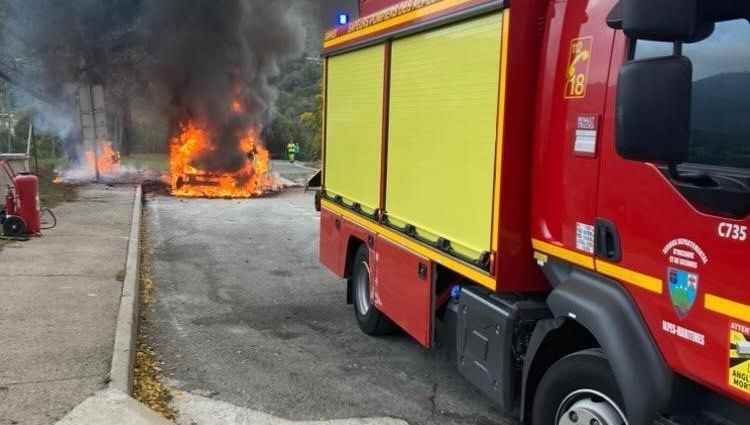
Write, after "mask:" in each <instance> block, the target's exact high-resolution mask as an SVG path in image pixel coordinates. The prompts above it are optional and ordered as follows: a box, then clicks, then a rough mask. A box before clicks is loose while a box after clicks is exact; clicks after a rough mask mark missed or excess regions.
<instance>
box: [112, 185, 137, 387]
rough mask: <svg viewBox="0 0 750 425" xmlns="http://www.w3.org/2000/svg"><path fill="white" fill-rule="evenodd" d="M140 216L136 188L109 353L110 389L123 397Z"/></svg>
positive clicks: (128, 375) (132, 334) (132, 339)
mask: <svg viewBox="0 0 750 425" xmlns="http://www.w3.org/2000/svg"><path fill="white" fill-rule="evenodd" d="M142 213H143V188H142V187H141V186H140V185H139V186H138V188H137V189H136V192H135V200H134V201H133V218H132V219H131V221H130V242H129V243H128V256H127V261H126V263H125V280H124V281H123V285H122V297H121V298H120V311H119V313H118V315H117V325H116V327H115V346H114V350H113V353H112V367H111V369H110V372H109V379H110V383H109V386H110V388H111V389H114V390H117V391H120V392H122V393H125V394H128V395H130V394H132V392H133V362H134V361H135V343H136V338H137V336H136V333H137V329H138V307H139V301H138V297H139V293H140V291H139V288H138V281H139V279H138V272H139V270H140V259H141V256H140V246H141V215H142Z"/></svg>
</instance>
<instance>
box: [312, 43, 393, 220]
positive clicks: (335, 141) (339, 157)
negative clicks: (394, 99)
mask: <svg viewBox="0 0 750 425" xmlns="http://www.w3.org/2000/svg"><path fill="white" fill-rule="evenodd" d="M384 49H385V48H384V47H383V46H382V45H381V46H375V47H370V48H367V49H363V50H359V51H356V52H351V53H346V54H344V55H341V56H334V57H332V58H330V59H329V61H328V96H327V108H328V110H327V115H326V117H327V125H326V129H327V135H326V157H325V162H326V163H325V167H326V190H327V191H328V192H329V193H330V194H332V195H340V196H342V197H343V198H344V200H345V201H346V202H347V203H350V204H351V203H354V202H356V203H359V204H360V205H361V206H362V207H363V209H365V210H366V211H373V210H375V209H376V208H378V206H379V203H380V200H379V199H380V156H381V155H380V151H381V138H382V127H381V125H382V115H383V74H384V54H385V52H384Z"/></svg>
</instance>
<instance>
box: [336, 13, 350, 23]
mask: <svg viewBox="0 0 750 425" xmlns="http://www.w3.org/2000/svg"><path fill="white" fill-rule="evenodd" d="M349 20H350V17H349V14H348V13H339V16H338V18H337V19H336V22H337V23H338V25H341V26H343V25H349Z"/></svg>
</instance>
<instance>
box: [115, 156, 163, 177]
mask: <svg viewBox="0 0 750 425" xmlns="http://www.w3.org/2000/svg"><path fill="white" fill-rule="evenodd" d="M120 161H121V162H122V165H123V166H126V167H133V168H136V169H139V170H153V171H159V172H162V173H166V172H167V170H168V169H169V158H168V157H167V155H166V154H161V153H138V154H133V155H130V156H124V157H122V158H121V159H120Z"/></svg>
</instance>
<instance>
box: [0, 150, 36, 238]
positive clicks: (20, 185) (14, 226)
mask: <svg viewBox="0 0 750 425" xmlns="http://www.w3.org/2000/svg"><path fill="white" fill-rule="evenodd" d="M0 168H1V169H3V170H4V171H5V174H6V175H7V176H8V178H9V179H10V181H11V182H12V184H10V185H9V186H8V194H7V195H6V196H5V207H4V209H3V210H2V211H0V224H2V229H3V234H4V235H5V236H9V237H20V236H24V235H37V234H39V233H40V232H41V231H42V223H41V208H40V205H39V179H38V178H37V176H35V175H33V174H30V173H19V174H16V173H15V172H14V171H13V168H12V167H11V166H10V164H8V163H7V162H5V161H0Z"/></svg>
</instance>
